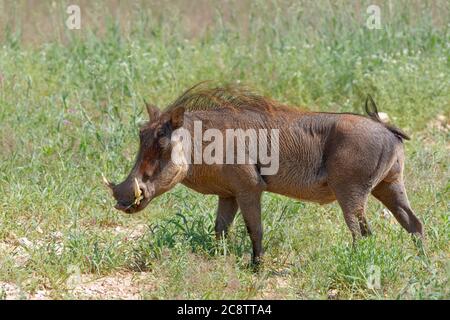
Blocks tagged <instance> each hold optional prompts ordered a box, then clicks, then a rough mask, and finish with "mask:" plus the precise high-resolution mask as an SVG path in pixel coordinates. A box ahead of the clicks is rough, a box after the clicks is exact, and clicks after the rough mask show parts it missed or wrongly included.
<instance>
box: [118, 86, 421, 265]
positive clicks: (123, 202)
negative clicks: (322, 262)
mask: <svg viewBox="0 0 450 320" xmlns="http://www.w3.org/2000/svg"><path fill="white" fill-rule="evenodd" d="M185 111H186V112H185ZM148 112H149V115H150V121H149V123H148V124H147V125H146V126H145V127H144V128H143V129H142V130H141V134H140V139H141V144H140V150H139V153H138V157H137V161H136V164H135V167H134V169H133V170H132V171H131V173H130V175H129V176H128V178H127V179H126V180H125V181H124V182H122V183H121V184H119V185H117V186H114V187H113V192H114V197H115V198H116V199H117V200H118V206H117V208H118V209H120V210H123V211H125V212H128V213H133V212H137V211H140V210H142V209H143V208H145V206H146V205H147V204H148V203H149V202H150V200H151V199H153V198H154V197H156V196H158V195H160V194H162V193H163V192H166V191H167V190H169V189H171V188H172V187H173V186H174V185H175V184H177V183H182V184H184V185H186V186H188V187H189V188H191V189H194V190H196V191H198V192H200V193H203V194H214V195H217V196H218V198H219V206H218V210H217V219H216V234H217V237H220V236H222V235H224V234H226V232H227V230H228V227H229V225H230V224H231V223H232V221H233V219H234V216H235V214H236V212H237V210H238V208H239V209H240V211H241V213H242V214H243V217H244V220H245V223H246V225H247V229H248V232H249V234H250V238H251V240H252V245H253V261H254V262H258V261H259V259H260V257H261V255H262V252H263V248H262V244H261V243H262V242H261V241H262V234H263V231H262V224H261V203H260V202H261V194H262V193H263V192H264V191H269V192H274V193H278V194H282V195H285V196H288V197H292V198H296V199H301V200H306V201H313V202H318V203H321V204H323V203H329V202H333V201H335V200H337V201H338V203H339V205H340V206H341V208H342V210H343V213H344V218H345V222H346V223H347V225H348V227H349V229H350V231H351V234H352V236H353V238H354V239H357V238H358V237H359V236H361V235H363V236H366V235H369V234H370V233H371V231H370V228H369V225H368V223H367V221H366V218H365V210H366V205H367V199H368V196H369V195H370V194H371V193H372V194H373V195H374V196H375V197H376V198H377V199H378V200H380V201H381V202H382V203H383V204H384V205H386V206H387V207H388V208H389V210H391V211H392V213H393V214H394V216H395V217H396V219H397V220H398V221H399V223H400V224H401V225H402V226H403V227H404V228H405V229H406V230H407V231H408V232H410V233H412V234H415V235H418V236H420V237H422V236H423V227H422V224H421V222H420V221H419V220H418V219H417V217H416V216H415V215H414V212H413V211H412V209H411V207H410V205H409V202H408V199H407V196H406V191H405V187H404V184H403V166H404V154H403V144H402V139H408V137H407V136H406V134H404V133H403V132H402V131H401V130H400V129H398V128H395V127H393V126H390V125H386V124H383V123H382V122H381V121H380V119H379V118H378V115H377V109H376V106H375V103H374V102H373V99H371V97H370V98H368V100H367V101H366V112H367V113H368V115H369V117H364V116H361V115H355V114H339V113H322V112H317V113H316V112H308V111H301V110H299V109H296V108H292V107H289V106H286V105H283V104H281V103H278V102H276V101H274V100H272V99H268V98H265V97H262V96H259V95H256V94H254V93H252V92H251V91H249V90H248V89H245V88H242V87H233V86H226V87H217V88H210V87H208V86H207V85H205V84H204V83H202V84H199V85H197V86H194V87H193V88H191V89H189V90H187V91H186V92H185V93H184V94H182V95H181V96H180V97H179V98H178V99H177V100H176V101H174V102H173V103H172V104H170V105H169V106H168V107H167V108H166V109H165V110H164V112H162V113H161V112H160V111H159V110H157V109H156V108H155V107H153V106H148ZM195 120H201V121H202V123H203V130H206V129H208V128H217V129H219V130H221V131H222V132H224V131H225V129H227V128H242V129H248V128H254V129H259V128H265V129H270V128H277V129H279V130H280V139H279V141H280V148H279V154H280V159H279V161H280V163H279V171H278V173H277V174H275V175H270V176H262V175H261V174H260V165H259V164H256V165H250V164H245V165H238V164H228V165H227V164H223V165H219V164H214V165H206V164H191V165H185V166H176V165H174V163H173V162H171V159H170V152H171V145H170V143H169V142H168V140H167V139H168V138H170V136H171V133H172V132H173V131H174V130H175V129H177V128H179V127H181V126H183V127H184V128H186V129H187V130H189V131H190V132H192V131H193V121H195ZM134 178H136V179H137V180H138V181H139V186H140V187H141V189H142V190H143V193H144V194H145V197H144V200H143V201H142V202H141V203H140V204H139V205H132V202H133V199H134V196H133V191H132V182H133V180H134Z"/></svg>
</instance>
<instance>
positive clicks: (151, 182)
mask: <svg viewBox="0 0 450 320" xmlns="http://www.w3.org/2000/svg"><path fill="white" fill-rule="evenodd" d="M147 111H148V114H149V117H150V121H149V122H148V123H147V124H146V125H145V126H143V127H142V128H141V129H140V133H139V139H140V145H139V152H138V154H137V157H136V163H135V165H134V167H133V169H132V170H131V172H130V174H129V175H128V177H127V178H126V179H125V181H123V182H122V183H120V184H117V185H116V184H114V183H112V182H109V181H108V180H107V179H106V178H104V179H103V180H104V183H105V184H106V185H107V186H108V188H110V189H111V191H112V194H113V196H114V198H115V199H116V200H117V204H116V206H115V208H116V209H118V210H121V211H123V212H126V213H135V212H138V211H141V210H142V209H144V208H145V207H146V206H147V205H148V204H149V202H150V201H151V200H152V199H153V198H155V197H157V196H159V195H161V194H162V193H164V192H166V191H168V190H169V189H171V188H173V187H174V186H175V185H176V184H177V183H178V182H180V181H181V180H183V179H184V177H185V176H186V172H187V168H188V166H187V163H186V162H185V161H183V159H184V158H183V151H182V145H181V142H180V141H179V140H176V139H173V137H172V134H173V132H174V131H175V130H176V129H178V128H180V127H182V126H183V119H184V108H183V107H178V108H176V109H174V110H171V111H168V112H164V113H161V111H160V110H159V109H158V108H156V107H155V106H152V105H148V104H147ZM174 155H175V156H176V157H177V156H178V159H176V161H174ZM180 158H181V161H180Z"/></svg>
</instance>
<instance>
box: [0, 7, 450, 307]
mask: <svg viewBox="0 0 450 320" xmlns="http://www.w3.org/2000/svg"><path fill="white" fill-rule="evenodd" d="M356 3H357V5H355V4H354V3H353V2H340V3H339V4H335V3H332V2H328V1H317V2H315V3H312V2H309V1H304V2H302V1H300V2H298V1H295V2H282V1H270V2H264V1H254V2H233V1H232V2H230V3H228V4H220V3H219V2H217V3H216V2H213V3H211V2H208V3H202V4H201V6H202V7H201V8H200V9H199V8H197V11H195V10H194V9H195V8H194V9H192V8H191V9H189V8H190V6H189V4H188V3H187V2H186V3H185V2H183V1H175V2H173V3H170V4H165V5H164V4H160V3H155V4H154V6H152V5H151V4H142V6H143V7H142V8H139V7H138V6H136V7H127V8H124V7H123V5H122V7H120V4H117V3H115V2H113V1H105V2H98V3H96V4H95V5H94V4H92V3H89V2H86V3H82V6H81V7H82V12H84V17H85V20H82V21H84V23H85V24H83V25H82V30H79V31H70V30H67V29H65V28H64V24H63V22H64V19H65V17H66V14H65V5H64V3H63V2H62V3H61V4H58V5H57V6H56V7H51V6H50V5H45V4H42V3H41V4H39V5H38V4H37V3H35V5H36V6H38V7H37V8H36V10H34V12H35V15H33V16H32V17H31V18H30V19H34V20H32V21H35V22H38V24H36V26H35V29H36V30H37V31H36V33H35V34H32V33H30V31H29V30H30V29H33V28H31V27H30V25H29V24H27V21H26V20H25V18H23V17H22V19H23V20H20V19H21V15H20V14H21V13H22V12H23V10H25V9H27V10H30V8H28V7H27V4H25V3H24V2H23V3H22V2H9V1H3V2H1V1H0V4H1V6H0V7H2V8H6V9H5V10H4V11H3V12H4V13H3V15H2V13H0V22H1V25H2V26H8V27H7V28H6V27H5V28H3V29H2V30H3V31H0V39H1V40H0V41H1V43H0V123H1V125H0V194H1V195H2V197H1V198H0V298H2V297H3V298H7V297H8V291H7V287H6V284H9V285H13V286H15V287H17V288H18V289H17V291H18V292H19V293H18V294H17V295H16V297H25V298H30V297H33V296H35V295H36V294H37V293H39V292H45V296H46V297H49V298H57V299H64V298H72V297H77V293H76V291H74V290H73V289H74V288H73V282H72V281H69V280H70V279H72V277H73V275H74V274H79V275H80V277H81V278H82V279H84V278H83V277H85V276H93V277H96V278H97V277H100V278H105V277H114V276H117V275H119V276H120V275H121V274H124V273H126V274H129V273H132V274H140V275H141V278H140V279H141V280H140V281H141V282H142V283H145V284H148V285H146V286H144V287H143V288H141V289H140V291H139V292H138V296H139V297H142V298H159V299H163V298H189V299H191V298H201V299H213V298H217V299H223V298H229V299H234V298H244V299H246V298H276V299H287V298H292V299H311V298H312V299H326V298H329V297H330V298H335V297H337V298H340V299H361V298H367V299H448V298H450V294H449V284H448V277H449V272H450V269H449V267H450V265H449V254H450V251H449V249H448V248H449V245H448V244H449V235H450V228H449V227H450V226H449V201H448V199H449V188H450V183H449V177H450V175H449V170H448V165H449V158H448V154H449V150H450V149H449V148H450V146H449V131H448V120H444V121H443V122H442V120H437V119H438V118H437V117H438V116H439V115H441V116H445V117H446V118H447V119H448V118H449V116H450V104H449V101H450V89H449V88H450V77H449V75H450V58H449V57H450V43H449V39H450V33H449V26H450V24H449V23H450V21H449V20H448V14H445V12H447V13H448V9H449V8H448V3H447V2H445V1H400V0H399V1H385V2H379V3H380V6H381V8H382V29H381V30H369V29H367V28H366V27H365V26H364V23H365V19H366V15H365V9H366V7H367V5H368V2H367V3H366V2H365V1H358V2H356ZM115 5H117V6H119V7H118V8H119V9H121V10H117V12H116V11H114V10H113V9H110V10H104V7H105V6H107V7H108V8H111V7H113V8H114V6H115ZM49 6H50V7H49ZM199 6H200V4H199ZM83 8H86V9H84V10H83ZM8 10H15V11H14V12H16V13H17V14H16V15H9V16H8V14H7V13H8V12H10V13H11V11H8ZM190 10H191V11H190ZM192 10H194V11H193V12H192ZM48 12H50V13H48ZM104 12H106V14H105V15H103V16H102V13H104ZM47 15H48V17H49V18H48V19H47V18H46V17H47ZM203 15H206V16H203ZM12 16H14V17H15V19H16V20H11V19H12V18H10V17H12ZM96 17H100V18H101V19H96ZM205 21H207V22H208V21H209V22H208V24H205ZM196 22H198V23H196ZM198 26H202V27H198ZM27 30H28V31H27ZM42 30H44V31H42ZM27 32H28V33H27ZM205 79H215V80H219V81H240V82H242V83H246V84H250V85H252V86H253V87H255V88H257V89H258V90H259V91H260V92H262V93H264V94H266V95H269V96H272V97H274V98H276V99H279V100H281V101H283V102H288V103H291V104H294V105H302V106H307V108H309V109H311V110H321V111H333V112H341V111H352V112H362V103H363V100H364V98H365V96H366V94H367V93H371V94H372V95H373V96H374V97H375V100H376V101H377V103H378V105H379V108H380V109H381V110H382V111H384V112H387V113H388V114H389V115H390V117H391V119H392V120H393V122H394V123H395V124H396V125H399V126H400V127H402V128H403V129H404V130H405V131H406V132H408V133H409V134H410V135H411V136H412V141H409V142H406V144H405V147H406V154H407V162H406V172H405V175H406V184H407V190H408V193H409V198H410V201H411V203H412V207H413V208H414V210H415V211H416V213H417V214H418V216H419V217H420V219H421V220H422V221H423V222H424V224H425V230H426V237H427V256H426V257H423V256H419V255H418V254H417V250H416V248H415V247H414V245H413V242H412V241H411V239H410V237H409V236H408V235H407V234H406V232H405V231H404V230H402V229H401V227H400V226H399V225H398V223H396V222H391V221H389V220H386V219H383V218H382V215H381V211H382V209H383V207H382V205H381V204H380V203H378V202H377V201H376V200H374V199H371V200H370V203H369V210H368V218H369V221H370V223H371V225H372V228H373V230H374V232H375V235H374V236H373V237H371V238H369V239H365V240H363V241H362V242H361V243H360V244H359V245H358V247H357V248H355V249H353V248H352V247H351V237H350V234H349V232H348V230H347V227H346V226H345V223H344V221H343V217H342V213H341V211H340V209H339V207H338V206H337V204H332V205H327V206H319V205H316V204H309V203H301V202H298V201H295V200H292V199H287V198H284V197H281V196H278V195H273V194H265V195H264V198H263V223H264V229H265V238H264V247H265V248H266V264H265V266H264V268H263V270H261V272H260V273H259V274H255V273H253V272H252V271H251V269H250V268H248V262H249V255H250V241H249V239H248V236H247V233H246V230H245V226H244V224H243V221H242V218H241V217H238V218H237V220H236V222H235V224H234V225H233V227H232V230H231V234H230V237H229V239H228V240H227V241H225V242H219V243H217V242H216V241H215V240H214V237H213V225H214V211H215V206H216V200H215V198H214V197H212V196H211V197H205V196H202V195H199V194H197V193H195V192H193V191H190V190H188V189H186V188H185V187H182V186H178V187H176V188H175V189H174V190H172V191H171V192H169V193H167V194H164V195H163V196H161V197H160V198H158V199H156V200H155V201H154V202H152V204H151V205H149V207H148V209H146V210H145V211H144V212H143V213H139V214H137V215H133V216H126V215H123V214H120V213H119V212H117V211H116V210H114V209H113V208H112V205H113V201H112V199H111V197H110V196H109V195H108V192H107V191H106V190H105V189H104V188H103V187H102V185H101V172H104V173H105V175H107V176H108V177H110V178H112V179H113V180H116V181H119V180H121V179H122V178H123V177H124V176H125V175H126V174H127V173H128V171H129V169H130V168H131V166H132V164H133V158H134V155H135V152H136V149H137V143H138V139H137V124H138V123H139V122H141V121H143V120H144V119H145V114H144V112H143V110H144V108H143V99H144V98H145V99H147V100H149V101H152V102H153V103H155V104H157V105H160V106H164V105H166V104H168V103H169V102H170V101H171V100H172V99H174V98H175V97H176V96H177V95H178V94H180V93H181V91H182V90H183V89H185V88H186V87H189V86H191V85H192V84H194V83H196V82H198V81H201V80H205ZM446 121H447V122H446ZM136 230H141V232H136ZM27 241H28V242H27ZM373 267H376V268H378V270H379V271H380V287H379V288H371V287H370V286H368V280H370V270H372V269H373ZM371 268H372V269H371ZM79 285H81V284H79ZM113 289H114V288H113ZM88 297H90V298H96V297H97V296H96V295H95V294H92V295H88Z"/></svg>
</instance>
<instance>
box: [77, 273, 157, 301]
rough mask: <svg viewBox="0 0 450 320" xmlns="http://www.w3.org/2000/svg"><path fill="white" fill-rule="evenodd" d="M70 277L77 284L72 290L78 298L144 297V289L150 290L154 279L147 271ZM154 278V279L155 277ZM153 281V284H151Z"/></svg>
mask: <svg viewBox="0 0 450 320" xmlns="http://www.w3.org/2000/svg"><path fill="white" fill-rule="evenodd" d="M72 277H75V279H74V278H72V279H70V281H72V282H74V283H75V285H74V287H73V289H71V290H70V293H71V295H73V296H74V297H75V298H76V299H115V300H119V299H125V300H137V299H141V298H142V292H143V291H150V290H151V289H152V287H154V283H155V282H154V281H149V280H150V279H149V276H148V274H147V273H144V272H139V273H125V272H124V273H117V274H114V275H108V276H104V277H101V278H98V276H94V275H81V276H79V277H78V278H77V277H76V276H72ZM153 280H154V279H153ZM150 283H153V284H150Z"/></svg>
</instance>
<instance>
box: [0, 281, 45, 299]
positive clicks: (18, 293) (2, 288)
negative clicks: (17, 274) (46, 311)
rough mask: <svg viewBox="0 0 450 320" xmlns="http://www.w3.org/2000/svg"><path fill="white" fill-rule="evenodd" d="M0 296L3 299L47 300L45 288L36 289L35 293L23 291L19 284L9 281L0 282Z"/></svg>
mask: <svg viewBox="0 0 450 320" xmlns="http://www.w3.org/2000/svg"><path fill="white" fill-rule="evenodd" d="M0 298H1V299H5V300H48V299H49V292H48V291H47V290H37V291H36V292H35V293H32V294H31V293H28V292H25V291H23V290H22V289H21V288H20V286H18V285H17V284H15V283H11V282H0Z"/></svg>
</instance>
